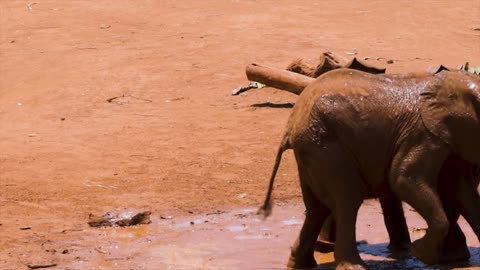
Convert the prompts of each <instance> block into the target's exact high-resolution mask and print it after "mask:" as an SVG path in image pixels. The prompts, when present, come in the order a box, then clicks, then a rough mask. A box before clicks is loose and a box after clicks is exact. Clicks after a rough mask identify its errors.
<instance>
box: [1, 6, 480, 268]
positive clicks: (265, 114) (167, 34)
mask: <svg viewBox="0 0 480 270" xmlns="http://www.w3.org/2000/svg"><path fill="white" fill-rule="evenodd" d="M307 2H308V3H301V4H300V3H299V2H298V1H275V2H272V1H253V0H252V1H246V0H245V1H242V0H238V1H235V0H232V1H194V0H186V1H173V0H172V1H169V0H165V1H150V0H145V1H121V0H118V1H117V0H115V1H113V0H112V1H94V0H91V1H87V0H85V1H60V0H57V1H42V0H38V1H20V0H18V1H15V0H3V1H0V224H1V225H0V269H19V268H21V267H25V266H24V265H23V264H25V260H27V261H28V258H25V256H26V255H25V254H29V255H28V256H33V255H32V254H34V253H35V252H34V251H37V250H38V252H45V251H44V249H43V244H42V245H40V244H41V243H45V241H50V242H55V241H56V239H57V237H59V236H58V235H57V234H54V233H52V232H53V231H61V230H64V229H71V228H86V226H87V225H86V222H87V220H88V214H89V213H104V212H107V211H110V210H122V209H124V208H127V209H136V210H144V209H148V210H151V211H152V212H153V215H155V216H157V217H158V216H160V215H176V216H183V215H189V214H190V215H191V213H192V212H193V214H194V215H196V214H198V215H200V214H204V213H208V212H211V211H215V210H231V209H237V208H244V207H256V206H258V205H259V204H260V203H261V201H262V200H263V196H264V193H265V191H266V188H267V181H268V177H269V175H270V172H271V167H272V165H273V159H274V155H275V153H276V147H277V145H278V143H279V140H280V136H281V134H282V131H283V129H284V126H285V123H286V120H287V117H288V115H289V112H290V109H289V108H272V107H255V106H252V105H254V104H261V103H265V102H271V103H274V104H284V103H289V102H295V100H296V96H294V95H292V94H289V93H286V92H284V91H280V90H275V89H271V88H266V89H261V90H251V91H250V92H247V93H246V95H243V96H231V95H230V92H231V90H232V89H233V88H235V87H237V86H240V85H246V84H247V83H248V82H247V81H246V78H245V75H244V69H245V66H246V65H247V64H249V63H251V62H257V63H260V64H263V65H266V66H272V67H280V68H282V67H285V66H286V65H287V64H288V63H289V62H290V61H291V60H293V59H295V58H297V57H304V58H307V59H314V58H316V57H317V56H318V55H319V54H320V53H322V52H324V51H333V52H336V53H338V54H340V55H343V56H345V57H351V56H350V55H348V54H347V53H349V52H358V56H359V57H369V56H371V57H383V58H382V59H381V60H379V61H378V64H379V65H386V66H387V72H408V71H418V70H425V69H428V68H433V67H436V66H438V65H439V64H444V65H447V66H458V65H460V64H462V63H464V62H465V61H470V62H471V63H473V64H476V65H480V31H479V28H480V2H479V1H422V2H420V1H416V2H411V1H399V2H393V1H392V2H387V1H358V2H355V1H328V2H327V1H323V2H322V3H316V2H317V1H307ZM388 59H393V60H396V61H395V62H394V63H393V64H389V65H387V64H386V63H385V61H386V60H388ZM371 63H374V61H373V60H371ZM114 97H119V98H117V99H114V100H112V102H108V101H107V100H108V99H110V98H114ZM277 183H278V184H277V187H276V189H275V193H274V196H275V198H276V201H277V202H284V203H285V202H288V203H291V204H300V198H301V197H300V193H299V189H298V179H297V175H296V167H295V163H294V160H293V157H292V155H291V153H288V154H287V155H286V156H285V158H284V162H283V163H282V165H281V168H280V171H279V176H278V179H277ZM378 218H379V219H380V218H381V216H380V215H379V217H378ZM23 227H31V228H32V229H31V230H25V231H23V230H20V228H23ZM297 232H298V230H296V231H295V232H293V233H294V234H296V233H297ZM64 238H65V236H63V238H62V239H64ZM34 239H36V240H35V241H34ZM42 241H43V242H42ZM69 241H70V244H72V245H77V246H82V238H81V237H78V235H76V236H72V238H70V239H69ZM42 250H43V251H42ZM55 256H59V255H55ZM60 257H61V256H60ZM70 257H71V258H73V257H74V256H70ZM70 257H69V258H70ZM22 258H23V259H22ZM285 259H286V258H285ZM57 261H62V259H58V260H57ZM59 267H61V266H60V265H59ZM81 268H82V267H80V268H79V269H81ZM86 268H88V267H86ZM107 268H108V267H107ZM59 269H63V268H59Z"/></svg>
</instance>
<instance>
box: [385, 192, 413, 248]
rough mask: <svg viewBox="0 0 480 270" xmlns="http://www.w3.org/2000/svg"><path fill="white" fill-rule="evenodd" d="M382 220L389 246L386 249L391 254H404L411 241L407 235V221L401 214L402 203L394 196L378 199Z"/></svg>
mask: <svg viewBox="0 0 480 270" xmlns="http://www.w3.org/2000/svg"><path fill="white" fill-rule="evenodd" d="M380 206H381V207H382V212H383V220H384V221H385V227H386V228H387V232H388V236H389V237H390V244H389V245H388V248H389V249H390V250H391V251H392V252H405V251H408V250H409V248H410V244H411V240H410V234H409V233H408V226H407V221H406V220H405V215H404V213H403V207H402V201H400V200H399V199H398V198H397V197H396V196H395V195H393V194H391V195H389V196H387V197H382V198H380Z"/></svg>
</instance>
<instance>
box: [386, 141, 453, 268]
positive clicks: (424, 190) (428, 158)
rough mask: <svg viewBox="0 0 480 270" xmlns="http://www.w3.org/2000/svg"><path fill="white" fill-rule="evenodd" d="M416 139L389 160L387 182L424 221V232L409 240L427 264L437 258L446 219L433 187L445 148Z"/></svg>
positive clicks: (414, 252)
mask: <svg viewBox="0 0 480 270" xmlns="http://www.w3.org/2000/svg"><path fill="white" fill-rule="evenodd" d="M418 141H420V142H422V144H420V145H413V146H410V147H409V148H408V149H400V150H399V152H398V154H397V156H396V157H395V159H394V162H393V164H392V170H391V175H390V177H391V178H390V186H391V189H392V191H393V192H394V193H395V194H396V195H397V196H398V198H399V199H401V200H403V201H405V202H407V203H408V204H410V205H411V206H412V207H413V208H414V209H415V210H416V211H417V212H418V213H419V214H420V215H421V216H422V217H423V218H424V219H425V221H426V222H427V224H428V230H427V233H426V234H425V236H424V237H423V238H422V239H419V240H417V241H415V242H414V243H413V244H412V248H411V251H412V254H413V255H414V256H416V257H417V258H419V259H420V260H422V261H423V262H425V263H427V264H436V263H438V262H439V261H440V255H441V248H442V244H443V241H444V239H445V237H446V235H447V233H448V230H449V223H448V219H447V216H446V214H445V211H444V210H443V206H442V203H441V201H440V198H439V196H438V194H437V193H436V192H435V191H434V189H435V188H436V186H437V183H438V180H437V178H438V173H439V171H440V168H441V166H442V165H443V163H444V161H445V160H446V157H447V155H448V149H446V148H443V147H442V146H441V145H436V144H434V142H433V140H418ZM432 157H434V158H432Z"/></svg>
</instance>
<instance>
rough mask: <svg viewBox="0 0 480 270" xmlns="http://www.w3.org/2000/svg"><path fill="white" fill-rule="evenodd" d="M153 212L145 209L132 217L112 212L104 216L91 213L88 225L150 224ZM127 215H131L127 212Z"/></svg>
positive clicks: (123, 225)
mask: <svg viewBox="0 0 480 270" xmlns="http://www.w3.org/2000/svg"><path fill="white" fill-rule="evenodd" d="M151 214H152V212H150V211H145V212H140V213H138V214H136V215H134V216H132V217H127V218H125V217H124V216H125V215H124V216H123V217H119V215H113V214H112V213H106V214H104V215H103V216H98V215H94V214H90V215H89V219H90V221H89V222H88V225H90V227H113V226H120V227H126V226H134V225H139V224H150V223H151V220H150V215H151ZM127 216H129V215H128V214H127Z"/></svg>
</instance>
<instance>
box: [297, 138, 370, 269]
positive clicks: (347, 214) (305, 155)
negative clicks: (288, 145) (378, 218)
mask: <svg viewBox="0 0 480 270" xmlns="http://www.w3.org/2000/svg"><path fill="white" fill-rule="evenodd" d="M296 151H297V152H296V153H295V155H296V158H297V163H298V162H299V160H301V161H302V163H303V164H304V166H305V168H306V171H307V172H308V175H309V176H310V178H311V185H309V186H310V188H311V190H312V192H313V193H314V194H315V197H316V198H318V199H319V200H321V201H322V202H323V204H324V205H325V206H327V207H328V208H329V209H330V210H331V212H332V213H333V218H334V219H335V224H336V226H335V227H336V234H335V235H336V237H335V238H336V239H335V247H334V257H335V262H336V264H337V266H336V269H337V270H339V269H365V268H366V267H365V263H364V262H363V261H362V259H361V258H360V255H359V253H358V250H357V245H356V239H355V225H356V219H357V212H358V209H359V208H360V205H361V204H362V202H363V200H364V198H365V197H366V195H367V188H366V186H365V183H364V180H363V179H362V178H361V176H360V173H359V171H358V167H357V163H356V159H355V158H354V157H353V156H351V154H350V152H348V151H346V150H345V148H344V147H343V146H341V145H339V144H334V143H333V144H328V146H325V147H321V148H314V147H311V146H309V147H306V148H305V149H296ZM302 151H303V152H302ZM300 153H301V154H300ZM318 232H320V231H318ZM318 232H317V234H316V235H314V237H315V238H314V239H316V238H317V237H318Z"/></svg>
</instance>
